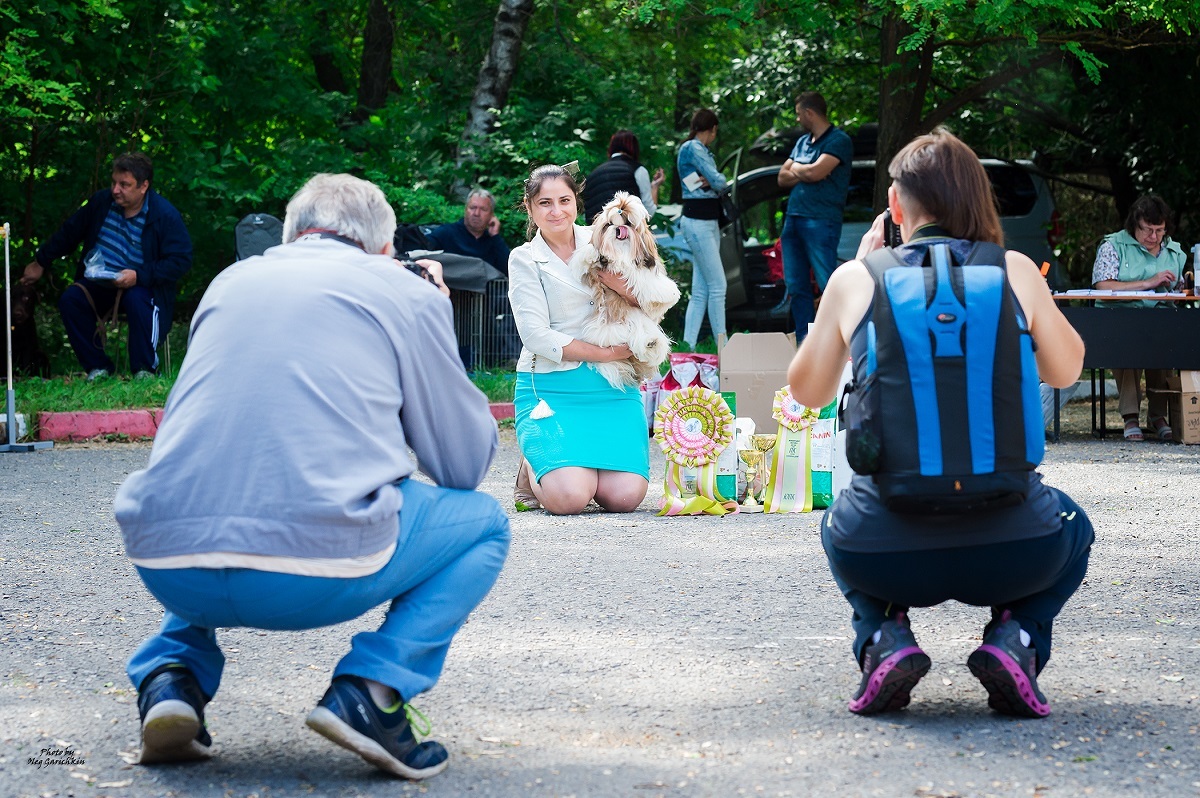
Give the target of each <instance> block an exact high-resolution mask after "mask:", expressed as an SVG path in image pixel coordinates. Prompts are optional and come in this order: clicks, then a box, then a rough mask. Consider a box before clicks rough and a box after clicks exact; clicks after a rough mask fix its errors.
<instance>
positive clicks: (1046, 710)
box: [967, 610, 1050, 718]
mask: <svg viewBox="0 0 1200 798" xmlns="http://www.w3.org/2000/svg"><path fill="white" fill-rule="evenodd" d="M967 667H968V668H970V669H971V673H973V674H975V678H976V679H978V680H979V681H980V682H982V683H983V686H984V687H985V688H987V691H988V706H989V707H991V708H992V709H994V710H996V711H997V712H999V713H1001V714H1004V715H1016V716H1017V717H1022V718H1044V717H1046V716H1047V715H1049V714H1050V705H1049V704H1048V703H1047V702H1046V696H1044V695H1042V691H1041V690H1039V689H1038V685H1037V652H1036V651H1034V650H1033V649H1032V648H1029V647H1028V646H1025V645H1022V644H1021V625H1020V624H1018V623H1017V622H1016V621H1015V620H1013V617H1012V613H1010V612H1009V611H1008V610H1005V611H1004V612H1003V613H1001V614H1000V617H999V618H997V619H995V620H993V621H992V622H991V623H990V624H988V627H987V628H985V629H984V630H983V645H981V646H980V647H979V648H977V649H975V650H974V651H973V652H972V653H971V656H970V657H968V658H967Z"/></svg>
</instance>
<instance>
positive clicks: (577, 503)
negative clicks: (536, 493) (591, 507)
mask: <svg viewBox="0 0 1200 798" xmlns="http://www.w3.org/2000/svg"><path fill="white" fill-rule="evenodd" d="M538 487H539V488H540V489H541V494H542V507H543V508H544V509H545V510H546V512H548V513H550V514H551V515H578V514H579V513H581V512H583V508H585V507H587V505H588V502H590V501H591V500H592V498H593V497H594V496H595V495H596V484H595V482H594V481H588V480H578V479H556V480H551V479H548V478H543V480H542V481H541V483H539V485H538Z"/></svg>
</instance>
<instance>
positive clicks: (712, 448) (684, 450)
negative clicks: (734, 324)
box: [654, 385, 738, 516]
mask: <svg viewBox="0 0 1200 798" xmlns="http://www.w3.org/2000/svg"><path fill="white" fill-rule="evenodd" d="M654 437H655V439H656V440H657V441H658V444H659V446H660V447H661V448H662V450H663V453H664V454H665V455H666V457H667V468H666V475H665V476H664V478H663V501H662V506H661V508H660V509H659V511H658V515H659V516H674V515H701V514H706V515H718V516H720V515H725V514H727V513H731V512H732V513H736V512H738V504H737V502H736V501H730V500H729V499H726V498H725V497H723V496H722V495H721V494H720V493H719V492H718V491H717V457H718V455H720V454H721V452H723V451H724V450H725V447H727V446H729V444H731V443H733V413H731V412H730V411H729V406H728V405H727V404H725V400H724V399H722V398H721V396H720V394H718V393H716V392H715V391H712V390H709V389H708V388H704V387H702V386H698V385H696V386H691V387H688V388H683V389H681V390H678V391H672V392H671V393H670V394H668V395H667V398H666V399H665V400H664V401H663V403H662V404H661V405H660V406H659V408H658V410H656V411H655V412H654ZM688 470H695V472H696V477H695V479H696V485H695V490H694V491H692V490H689V488H688V486H687V485H686V481H687V480H686V471H688Z"/></svg>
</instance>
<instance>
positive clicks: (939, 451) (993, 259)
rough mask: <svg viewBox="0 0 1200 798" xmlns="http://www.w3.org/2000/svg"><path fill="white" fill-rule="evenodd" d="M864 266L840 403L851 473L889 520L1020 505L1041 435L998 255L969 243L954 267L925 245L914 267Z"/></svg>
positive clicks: (1021, 332) (946, 250)
mask: <svg viewBox="0 0 1200 798" xmlns="http://www.w3.org/2000/svg"><path fill="white" fill-rule="evenodd" d="M864 263H865V265H866V267H867V270H868V271H869V272H870V274H871V277H872V278H873V279H874V280H875V297H874V300H873V301H872V303H871V308H870V310H868V312H867V315H866V317H865V318H864V319H863V321H862V323H861V324H860V325H859V327H858V328H857V329H856V330H855V333H854V336H853V339H852V341H851V357H852V360H853V362H854V379H853V380H852V381H851V383H850V385H849V386H847V388H846V392H845V393H844V394H843V397H842V401H841V403H840V411H841V419H842V424H843V426H844V427H845V428H846V430H847V437H846V457H847V460H848V462H849V463H850V466H851V467H852V468H853V469H854V470H855V471H856V472H857V473H859V474H869V475H871V476H872V477H873V478H874V480H875V482H876V484H877V485H878V487H879V492H880V497H881V498H882V500H883V502H884V504H885V505H886V506H887V507H888V508H889V509H892V510H895V511H898V512H912V513H930V514H940V513H963V512H969V511H973V510H979V509H991V508H997V507H1004V506H1009V505H1013V504H1019V503H1021V502H1022V501H1024V500H1025V495H1026V492H1027V491H1028V485H1029V472H1030V471H1032V470H1033V469H1035V468H1036V467H1037V465H1038V464H1039V463H1040V462H1041V460H1042V456H1043V454H1044V452H1045V433H1044V428H1043V420H1042V406H1041V397H1040V394H1039V388H1038V374H1037V363H1036V361H1035V359H1034V341H1033V336H1032V335H1031V334H1030V332H1029V325H1028V324H1027V323H1026V321H1025V316H1024V314H1023V313H1022V312H1021V307H1020V305H1019V304H1018V302H1017V299H1016V296H1015V295H1014V294H1013V292H1012V288H1011V287H1010V285H1009V282H1008V274H1007V271H1006V270H1005V262H1004V250H1003V248H1001V247H999V246H997V245H996V244H992V243H986V242H981V243H977V244H975V246H974V248H973V249H972V250H971V253H970V255H969V256H968V257H967V258H966V259H965V261H964V262H963V263H962V264H958V263H956V262H955V259H954V256H953V253H952V252H951V250H950V247H949V245H948V244H946V243H932V244H931V245H930V246H929V249H928V251H927V252H926V255H925V261H924V263H923V264H922V265H921V266H919V267H918V266H909V265H908V264H906V263H904V262H903V261H902V260H901V259H900V258H899V256H898V255H897V254H896V253H895V252H894V251H892V250H891V249H883V250H879V251H877V252H873V253H871V255H869V256H868V257H867V258H866V259H865V260H864Z"/></svg>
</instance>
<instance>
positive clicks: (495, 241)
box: [427, 188, 509, 276]
mask: <svg viewBox="0 0 1200 798" xmlns="http://www.w3.org/2000/svg"><path fill="white" fill-rule="evenodd" d="M427 238H428V239H429V245H430V247H429V248H430V249H441V250H444V251H446V252H452V253H454V254H455V255H467V256H469V257H472V258H479V259H481V260H485V261H487V262H488V263H490V264H491V265H492V266H494V267H495V268H496V270H497V271H499V272H500V273H501V274H503V275H505V276H507V275H508V252H509V249H508V242H507V241H505V240H504V236H502V235H500V222H499V221H498V220H497V219H496V199H495V197H493V196H492V192H490V191H488V190H487V189H483V188H476V189H474V190H473V191H471V193H470V194H468V195H467V207H466V208H465V209H464V210H463V218H461V219H459V220H458V221H457V222H450V223H449V224H443V225H441V226H440V227H437V228H434V229H433V230H432V231H431V232H430V233H429V235H428V236H427Z"/></svg>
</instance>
